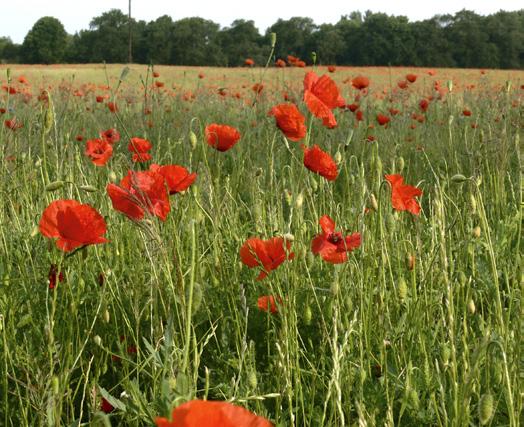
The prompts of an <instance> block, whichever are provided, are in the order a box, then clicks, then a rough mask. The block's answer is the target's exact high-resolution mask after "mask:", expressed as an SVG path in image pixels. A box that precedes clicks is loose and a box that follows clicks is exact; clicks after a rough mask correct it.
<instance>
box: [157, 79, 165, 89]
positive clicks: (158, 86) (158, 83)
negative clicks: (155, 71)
mask: <svg viewBox="0 0 524 427" xmlns="http://www.w3.org/2000/svg"><path fill="white" fill-rule="evenodd" d="M164 86H165V84H164V82H161V81H160V80H156V81H155V87H157V88H161V87H164Z"/></svg>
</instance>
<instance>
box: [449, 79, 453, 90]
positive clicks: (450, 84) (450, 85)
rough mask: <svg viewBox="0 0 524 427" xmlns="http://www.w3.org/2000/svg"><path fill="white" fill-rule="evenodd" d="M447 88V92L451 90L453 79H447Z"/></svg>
mask: <svg viewBox="0 0 524 427" xmlns="http://www.w3.org/2000/svg"><path fill="white" fill-rule="evenodd" d="M448 90H449V92H450V93H451V92H453V80H448Z"/></svg>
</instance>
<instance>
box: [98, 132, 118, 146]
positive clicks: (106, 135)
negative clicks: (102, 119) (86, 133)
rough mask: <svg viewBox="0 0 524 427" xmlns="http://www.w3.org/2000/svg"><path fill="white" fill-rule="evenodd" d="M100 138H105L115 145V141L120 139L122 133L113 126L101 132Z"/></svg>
mask: <svg viewBox="0 0 524 427" xmlns="http://www.w3.org/2000/svg"><path fill="white" fill-rule="evenodd" d="M100 138H102V139H105V140H106V141H107V142H109V143H110V144H111V145H113V144H114V143H115V142H118V141H120V133H119V132H118V131H117V130H116V129H114V128H111V129H108V130H105V131H103V132H100Z"/></svg>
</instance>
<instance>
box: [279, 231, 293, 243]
mask: <svg viewBox="0 0 524 427" xmlns="http://www.w3.org/2000/svg"><path fill="white" fill-rule="evenodd" d="M282 237H284V240H285V241H287V242H293V241H294V240H295V236H293V235H292V234H291V233H286V234H284V235H283V236H282Z"/></svg>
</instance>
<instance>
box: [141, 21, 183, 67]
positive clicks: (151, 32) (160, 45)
mask: <svg viewBox="0 0 524 427" xmlns="http://www.w3.org/2000/svg"><path fill="white" fill-rule="evenodd" d="M174 28H175V23H174V22H173V20H172V19H171V17H170V16H167V15H164V16H161V17H160V18H157V19H156V20H155V21H151V22H149V23H147V24H146V26H145V28H144V31H143V32H142V37H141V39H140V40H135V45H136V46H137V52H136V55H135V61H137V62H142V63H150V62H151V63H153V64H170V62H171V52H172V50H173V48H174V36H173V31H174Z"/></svg>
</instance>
